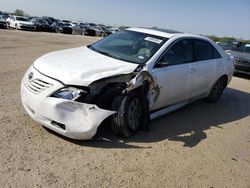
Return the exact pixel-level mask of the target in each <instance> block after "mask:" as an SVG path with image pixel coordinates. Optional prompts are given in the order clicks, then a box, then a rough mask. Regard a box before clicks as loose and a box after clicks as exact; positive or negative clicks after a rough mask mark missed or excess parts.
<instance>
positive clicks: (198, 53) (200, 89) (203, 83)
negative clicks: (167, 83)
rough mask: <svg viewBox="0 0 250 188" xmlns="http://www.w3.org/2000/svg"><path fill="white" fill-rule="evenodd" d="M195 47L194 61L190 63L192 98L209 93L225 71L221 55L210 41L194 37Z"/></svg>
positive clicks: (190, 91) (189, 89)
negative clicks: (220, 74) (218, 76)
mask: <svg viewBox="0 0 250 188" xmlns="http://www.w3.org/2000/svg"><path fill="white" fill-rule="evenodd" d="M193 48H194V63H192V64H190V70H189V76H188V83H187V88H188V93H189V98H190V99H191V98H194V97H197V96H199V95H202V94H205V93H207V92H208V91H209V90H210V88H211V86H212V85H213V84H214V83H215V81H216V78H217V74H219V73H220V72H222V71H223V62H222V60H221V59H220V58H221V56H220V54H219V53H218V51H217V50H216V49H215V48H214V47H213V46H212V45H211V44H210V43H209V42H208V41H205V40H200V39H193Z"/></svg>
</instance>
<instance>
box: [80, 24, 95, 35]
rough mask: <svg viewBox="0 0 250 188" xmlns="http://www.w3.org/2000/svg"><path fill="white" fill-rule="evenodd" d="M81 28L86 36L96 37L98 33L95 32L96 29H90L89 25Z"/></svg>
mask: <svg viewBox="0 0 250 188" xmlns="http://www.w3.org/2000/svg"><path fill="white" fill-rule="evenodd" d="M81 27H82V30H83V33H84V35H87V36H96V31H95V29H94V28H92V27H89V26H87V25H81Z"/></svg>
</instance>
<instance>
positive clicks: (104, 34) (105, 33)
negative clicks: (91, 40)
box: [100, 26, 112, 37]
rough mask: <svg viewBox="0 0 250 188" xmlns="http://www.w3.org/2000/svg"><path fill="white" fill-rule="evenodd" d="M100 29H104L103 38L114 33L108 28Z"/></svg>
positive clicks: (102, 27)
mask: <svg viewBox="0 0 250 188" xmlns="http://www.w3.org/2000/svg"><path fill="white" fill-rule="evenodd" d="M100 28H101V29H102V32H103V33H102V36H103V37H106V36H108V35H110V34H112V32H111V31H110V30H109V29H108V28H106V27H105V26H100Z"/></svg>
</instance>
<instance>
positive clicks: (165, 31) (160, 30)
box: [127, 27, 183, 38]
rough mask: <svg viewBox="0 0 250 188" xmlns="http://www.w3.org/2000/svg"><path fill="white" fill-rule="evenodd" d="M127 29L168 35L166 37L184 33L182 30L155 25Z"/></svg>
mask: <svg viewBox="0 0 250 188" xmlns="http://www.w3.org/2000/svg"><path fill="white" fill-rule="evenodd" d="M127 30H130V31H137V32H141V33H148V34H151V35H157V36H161V37H166V38H171V37H173V36H175V35H178V34H183V33H182V32H180V31H175V30H170V29H163V28H157V27H153V28H145V27H141V28H129V29H127Z"/></svg>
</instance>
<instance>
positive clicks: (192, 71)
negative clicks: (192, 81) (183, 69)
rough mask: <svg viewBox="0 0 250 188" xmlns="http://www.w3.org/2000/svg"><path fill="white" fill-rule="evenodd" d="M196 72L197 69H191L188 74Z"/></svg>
mask: <svg viewBox="0 0 250 188" xmlns="http://www.w3.org/2000/svg"><path fill="white" fill-rule="evenodd" d="M196 71H197V69H196V68H193V67H192V68H191V69H190V71H189V73H195V72H196Z"/></svg>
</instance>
